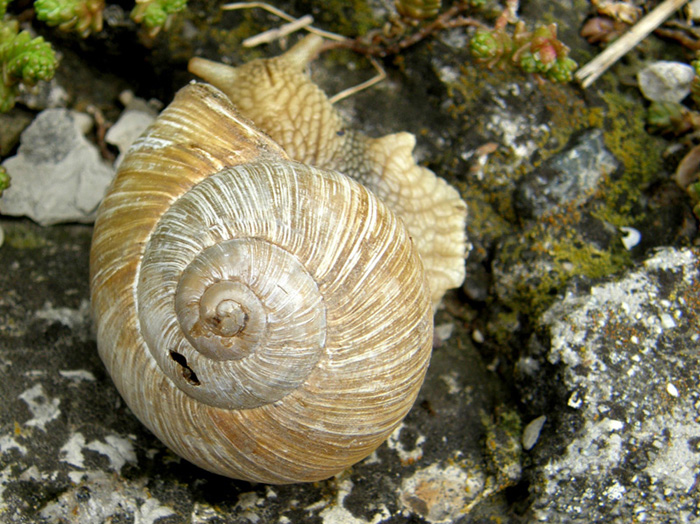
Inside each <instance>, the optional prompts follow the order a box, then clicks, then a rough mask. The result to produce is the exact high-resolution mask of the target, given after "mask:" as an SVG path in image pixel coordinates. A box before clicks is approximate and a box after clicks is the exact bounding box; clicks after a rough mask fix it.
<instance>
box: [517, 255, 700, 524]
mask: <svg viewBox="0 0 700 524" xmlns="http://www.w3.org/2000/svg"><path fill="white" fill-rule="evenodd" d="M698 256H699V255H698V251H696V250H691V249H674V248H666V249H663V250H660V251H659V252H658V253H656V254H655V255H653V256H652V257H650V258H649V259H647V260H646V261H645V262H644V264H643V265H642V266H641V267H639V268H636V269H634V270H630V271H629V272H627V273H626V274H624V275H623V276H622V277H620V278H619V279H616V280H612V281H609V282H607V283H602V284H599V285H595V286H593V287H591V288H589V289H582V290H578V291H577V290H573V291H572V292H570V293H569V294H567V295H566V296H565V297H564V298H563V299H562V300H560V301H558V302H557V303H556V304H555V305H553V306H552V307H551V308H550V309H549V310H548V311H547V312H546V313H545V314H544V315H543V317H542V319H541V325H540V328H541V330H540V331H539V342H537V343H534V344H533V346H534V347H541V348H546V349H545V351H542V352H540V353H539V355H537V354H536V353H534V354H532V355H529V356H528V355H523V357H522V358H521V360H523V359H527V358H533V356H534V358H535V359H536V360H539V359H541V358H542V357H543V356H544V355H546V361H543V360H539V362H538V364H537V365H536V366H535V367H536V368H537V367H541V368H542V369H544V368H549V369H550V372H548V373H545V374H541V373H537V372H535V373H529V374H523V376H524V377H525V381H526V382H528V381H531V380H532V379H533V378H534V379H535V380H536V382H535V383H534V384H533V383H530V386H531V387H530V388H529V389H530V391H537V390H538V389H539V391H541V392H542V394H543V395H544V392H545V391H552V386H551V384H557V385H556V386H555V389H556V394H555V395H554V398H555V399H556V400H555V404H556V406H555V407H553V409H552V410H550V413H548V419H550V418H551V419H552V420H553V421H554V422H553V423H552V424H549V423H548V425H547V426H545V428H544V429H543V434H542V436H541V437H540V440H539V442H538V444H537V446H536V447H535V448H534V449H533V452H532V456H533V457H534V459H533V460H534V462H535V466H534V468H533V470H532V471H531V472H530V476H531V479H530V481H531V491H532V494H533V503H532V516H533V518H534V519H535V520H537V521H542V522H545V521H546V522H614V523H618V522H619V523H626V522H630V521H633V520H635V521H639V522H644V521H646V522H699V521H700V506H698V495H697V485H698V480H699V479H700V448H699V447H698V442H700V425H698V417H700V392H699V391H698V389H697V384H698V382H699V381H700V354H699V353H698V349H697V348H698V340H699V339H700V334H699V332H698V317H699V315H700V303H699V302H698V296H699V294H700V272H699V270H700V258H698ZM528 367H531V366H528V365H527V364H526V363H525V362H523V363H522V365H521V369H526V368H528ZM527 377H529V378H527ZM535 377H537V378H535ZM545 384H549V385H545ZM526 401H527V402H529V403H532V404H536V403H537V400H536V399H535V400H533V399H532V398H530V399H526Z"/></svg>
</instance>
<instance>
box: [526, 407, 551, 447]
mask: <svg viewBox="0 0 700 524" xmlns="http://www.w3.org/2000/svg"><path fill="white" fill-rule="evenodd" d="M546 421H547V417H546V416H545V415H542V416H540V417H537V418H536V419H535V420H533V421H531V422H530V423H529V424H528V425H527V426H525V429H524V430H523V436H522V439H521V441H522V444H523V449H524V450H525V451H529V450H531V449H532V448H533V446H534V445H535V444H537V440H538V439H539V438H540V431H542V426H544V423H545V422H546Z"/></svg>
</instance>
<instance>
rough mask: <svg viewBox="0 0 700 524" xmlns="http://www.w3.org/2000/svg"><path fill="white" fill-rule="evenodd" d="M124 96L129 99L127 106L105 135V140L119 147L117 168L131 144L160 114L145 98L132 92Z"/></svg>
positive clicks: (123, 96) (115, 164)
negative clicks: (138, 96) (135, 95)
mask: <svg viewBox="0 0 700 524" xmlns="http://www.w3.org/2000/svg"><path fill="white" fill-rule="evenodd" d="M122 98H125V99H126V100H127V102H128V104H127V107H126V109H125V110H124V112H123V113H122V114H121V115H120V116H119V120H117V121H116V122H115V124H114V125H113V126H112V127H110V128H109V131H107V134H106V135H105V141H106V142H107V143H109V144H112V145H114V146H117V148H118V149H119V157H118V158H117V160H116V162H115V163H114V166H115V168H117V167H119V164H120V163H121V161H122V158H123V157H124V154H125V153H126V151H127V150H128V149H129V146H131V144H132V143H133V142H134V140H136V139H137V138H138V137H139V136H140V135H141V133H143V132H144V131H145V130H146V128H147V127H148V126H149V125H151V123H152V122H153V121H154V120H155V119H156V116H157V115H158V110H157V109H155V108H154V107H152V106H149V104H148V103H147V102H146V101H145V100H141V99H138V98H135V97H133V95H130V94H123V95H122Z"/></svg>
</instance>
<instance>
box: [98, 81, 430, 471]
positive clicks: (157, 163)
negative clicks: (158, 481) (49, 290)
mask: <svg viewBox="0 0 700 524" xmlns="http://www.w3.org/2000/svg"><path fill="white" fill-rule="evenodd" d="M90 273H91V297H92V312H93V317H94V319H95V322H96V326H97V341H98V347H99V352H100V356H101V357H102V360H103V361H104V363H105V365H106V367H107V369H108V371H109V373H110V375H111V376H112V379H113V380H114V383H115V384H116V386H117V388H118V389H119V391H120V393H121V394H122V396H123V397H124V399H125V400H126V402H127V404H128V405H129V407H130V408H131V409H132V411H133V412H134V413H135V414H136V415H137V416H138V418H139V419H140V420H141V421H142V422H143V423H144V424H145V425H146V426H148V428H149V429H150V430H151V431H153V433H155V434H156V435H157V436H158V438H160V439H161V440H162V441H163V442H164V443H165V444H166V445H167V446H169V447H170V448H171V449H173V450H174V451H175V452H176V453H178V454H179V455H181V456H182V457H184V458H186V459H187V460H189V461H191V462H193V463H195V464H197V465H199V466H201V467H203V468H205V469H207V470H210V471H213V472H216V473H219V474H222V475H227V476H230V477H233V478H238V479H245V480H250V481H257V482H268V483H279V484H283V483H292V482H304V481H314V480H319V479H323V478H327V477H329V476H332V475H334V474H336V473H338V472H340V471H342V470H343V469H345V468H346V467H348V466H350V465H352V464H354V463H356V462H358V461H359V460H361V459H362V458H364V457H366V456H367V455H369V454H370V453H371V452H372V451H373V450H374V449H375V448H376V447H377V446H379V445H380V444H381V443H382V442H383V441H384V440H385V439H386V438H387V437H388V435H389V434H390V433H391V432H392V431H393V430H394V428H395V427H396V426H397V425H398V424H399V422H400V421H401V420H402V418H403V417H404V416H405V415H406V414H407V412H408V410H409V409H410V408H411V406H412V404H413V402H414V400H415V398H416V395H417V394H418V390H419V388H420V386H421V383H422V381H423V378H424V375H425V372H426V368H427V365H428V361H429V357H430V350H431V344H432V309H431V301H430V292H429V288H428V286H427V283H426V278H425V275H424V271H423V268H422V264H421V261H420V257H419V256H418V254H417V252H416V249H415V247H414V246H413V243H412V241H411V239H410V237H409V234H408V233H407V231H406V228H405V227H404V225H403V223H402V221H401V220H400V219H398V218H397V217H396V216H395V215H394V213H393V212H391V211H390V210H389V209H388V208H387V206H386V205H384V204H383V203H382V202H381V201H380V200H378V199H377V198H376V197H374V196H373V195H372V194H371V193H370V192H369V191H367V190H366V189H365V188H363V187H362V186H361V185H360V184H358V183H356V182H354V181H353V180H351V179H349V178H348V177H346V176H344V175H341V174H338V173H335V172H331V171H324V170H321V169H316V168H312V167H308V166H305V165H303V164H299V163H296V162H293V161H290V160H289V159H288V157H287V156H286V154H285V153H284V152H283V151H282V149H281V148H280V147H279V146H277V145H276V144H275V143H274V142H273V141H272V140H270V139H269V138H268V137H266V136H265V135H263V134H262V133H261V132H259V131H258V130H257V129H255V128H254V127H253V125H252V124H251V123H250V122H248V121H247V120H245V119H243V118H242V117H240V116H239V115H238V114H237V113H236V111H235V109H234V107H233V106H232V104H231V103H230V101H229V100H228V99H227V98H226V97H225V96H224V95H223V94H222V93H221V92H219V91H218V90H217V89H216V88H213V87H211V86H208V85H205V84H191V85H189V86H187V87H185V88H183V89H182V90H181V91H180V92H179V93H178V94H177V96H176V97H175V100H174V101H173V102H172V104H171V105H170V106H168V108H167V109H166V110H165V111H163V113H162V114H161V115H160V117H159V118H158V119H157V120H156V122H155V123H154V124H153V125H152V126H151V127H150V128H149V129H148V130H147V131H146V132H145V134H144V135H143V136H142V137H141V138H140V139H139V140H137V142H136V143H135V144H134V145H133V146H132V148H131V150H130V151H129V153H128V155H127V156H126V158H125V159H124V161H123V162H122V164H121V166H120V169H119V172H118V173H117V177H116V179H115V181H114V183H113V185H112V187H111V189H110V191H109V193H108V194H107V196H106V197H105V200H104V201H103V204H102V206H101V207H100V210H99V213H98V218H97V222H96V224H95V232H94V237H93V245H92V251H91V257H90Z"/></svg>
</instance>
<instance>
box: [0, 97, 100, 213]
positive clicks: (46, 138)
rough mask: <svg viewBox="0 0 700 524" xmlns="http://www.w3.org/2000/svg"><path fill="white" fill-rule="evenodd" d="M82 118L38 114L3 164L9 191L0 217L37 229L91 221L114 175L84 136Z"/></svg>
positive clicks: (60, 111) (60, 113) (63, 113)
mask: <svg viewBox="0 0 700 524" xmlns="http://www.w3.org/2000/svg"><path fill="white" fill-rule="evenodd" d="M86 118H88V117H86V116H85V115H82V116H81V114H80V113H77V112H75V111H69V110H66V109H47V110H46V111H43V112H41V113H40V114H39V115H37V117H36V119H35V120H34V122H32V124H31V125H30V126H29V127H28V128H27V129H26V130H25V131H24V132H23V133H22V137H21V142H20V147H19V151H18V153H17V155H16V156H14V157H11V158H8V159H7V160H5V162H3V164H2V165H3V167H5V168H6V169H7V172H8V173H9V175H10V177H11V179H12V186H11V187H10V188H9V189H8V190H6V191H5V192H4V193H3V195H2V198H0V213H3V214H5V215H12V216H22V215H24V216H28V217H29V218H31V219H32V220H35V221H36V222H38V223H39V224H41V225H50V224H56V223H59V222H90V221H92V220H93V219H94V214H95V211H96V209H97V206H98V204H99V203H100V201H101V200H102V197H103V195H104V193H105V191H106V189H107V186H108V185H109V183H110V182H111V179H112V176H113V170H112V168H111V167H110V166H109V164H107V163H106V162H104V161H103V160H101V159H100V154H99V151H98V150H97V148H96V147H95V146H94V145H92V144H91V143H90V142H88V141H87V140H86V139H85V137H84V136H83V131H82V128H81V126H84V125H85V123H86V121H85V119H86ZM88 122H89V121H88Z"/></svg>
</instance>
